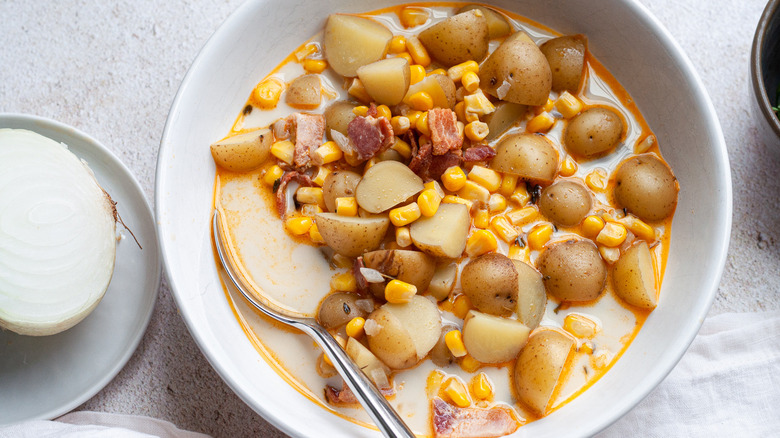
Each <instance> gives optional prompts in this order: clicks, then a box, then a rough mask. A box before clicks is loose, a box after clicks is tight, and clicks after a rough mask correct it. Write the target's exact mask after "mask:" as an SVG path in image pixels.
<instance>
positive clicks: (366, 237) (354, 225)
mask: <svg viewBox="0 0 780 438" xmlns="http://www.w3.org/2000/svg"><path fill="white" fill-rule="evenodd" d="M314 222H315V223H316V224H317V228H318V229H319V231H320V234H321V235H322V239H323V240H324V241H325V244H326V245H328V246H329V247H331V248H333V250H334V251H336V252H337V253H339V254H341V255H343V256H347V257H357V256H359V255H361V254H363V253H364V252H366V251H371V250H374V249H377V248H378V247H379V244H381V243H382V239H384V237H385V233H387V228H388V227H389V226H390V219H388V218H386V217H371V218H367V217H355V216H339V215H337V214H336V213H318V214H317V215H316V216H315V217H314Z"/></svg>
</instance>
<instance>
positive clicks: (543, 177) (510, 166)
mask: <svg viewBox="0 0 780 438" xmlns="http://www.w3.org/2000/svg"><path fill="white" fill-rule="evenodd" d="M490 167H491V168H492V169H494V170H498V171H500V172H505V173H511V174H513V175H517V176H519V177H521V178H524V179H528V180H531V181H535V182H540V183H543V184H549V183H551V182H552V181H553V179H555V173H556V172H557V171H558V151H557V150H556V149H555V146H553V144H552V143H551V142H550V140H548V139H547V137H544V136H541V135H535V134H511V135H508V136H506V137H504V138H503V139H502V140H501V142H499V143H498V145H497V146H496V156H495V157H494V158H493V161H492V162H491V163H490Z"/></svg>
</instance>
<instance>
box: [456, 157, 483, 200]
mask: <svg viewBox="0 0 780 438" xmlns="http://www.w3.org/2000/svg"><path fill="white" fill-rule="evenodd" d="M475 167H476V166H475ZM458 196H460V197H461V198H465V199H468V200H469V201H473V202H478V203H479V204H480V205H481V204H487V203H488V201H489V200H490V192H489V191H488V189H486V188H484V187H482V185H480V184H477V183H476V182H474V181H471V180H466V182H465V183H464V184H463V187H462V188H461V189H460V190H458Z"/></svg>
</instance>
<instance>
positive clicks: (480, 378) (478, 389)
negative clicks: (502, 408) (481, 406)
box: [471, 373, 493, 400]
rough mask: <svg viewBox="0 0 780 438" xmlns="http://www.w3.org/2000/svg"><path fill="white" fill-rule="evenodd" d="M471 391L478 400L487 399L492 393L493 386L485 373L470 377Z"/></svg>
mask: <svg viewBox="0 0 780 438" xmlns="http://www.w3.org/2000/svg"><path fill="white" fill-rule="evenodd" d="M471 392H472V393H473V394H474V397H476V398H478V399H480V400H487V399H489V398H490V397H491V396H492V395H493V386H492V385H491V384H490V379H489V378H488V376H487V375H486V374H485V373H479V374H477V375H476V377H474V379H472V381H471Z"/></svg>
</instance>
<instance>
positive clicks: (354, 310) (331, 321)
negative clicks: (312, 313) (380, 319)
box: [317, 292, 368, 329]
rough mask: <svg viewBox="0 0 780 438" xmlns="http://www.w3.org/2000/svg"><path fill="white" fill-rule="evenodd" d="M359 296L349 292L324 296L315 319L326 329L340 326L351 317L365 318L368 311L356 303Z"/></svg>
mask: <svg viewBox="0 0 780 438" xmlns="http://www.w3.org/2000/svg"><path fill="white" fill-rule="evenodd" d="M359 299H360V297H359V296H358V295H356V294H353V293H349V292H336V293H332V294H330V295H328V296H327V297H325V299H324V300H322V302H321V303H320V308H319V310H318V311H317V321H318V322H319V323H320V325H322V326H323V327H325V328H326V329H332V328H336V327H341V326H342V325H344V324H346V323H348V322H349V321H351V320H352V318H357V317H361V318H365V317H366V315H367V314H368V312H366V311H365V310H363V309H361V308H360V307H359V306H358V305H357V303H356V302H357V301H358V300H359Z"/></svg>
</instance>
